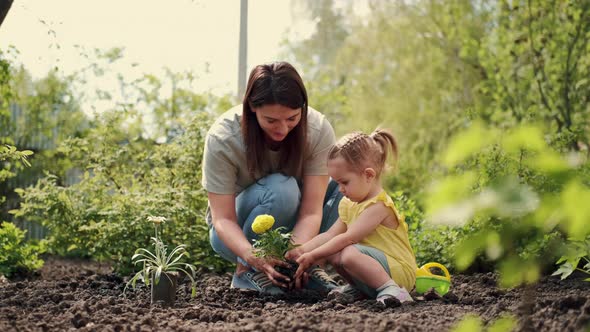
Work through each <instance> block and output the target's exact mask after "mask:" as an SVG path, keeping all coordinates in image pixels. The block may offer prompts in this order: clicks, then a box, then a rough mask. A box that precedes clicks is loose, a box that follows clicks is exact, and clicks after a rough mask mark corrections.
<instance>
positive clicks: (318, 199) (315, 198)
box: [292, 175, 329, 244]
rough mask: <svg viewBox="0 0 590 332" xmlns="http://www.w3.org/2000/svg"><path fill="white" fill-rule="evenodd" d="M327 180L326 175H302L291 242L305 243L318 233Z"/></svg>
mask: <svg viewBox="0 0 590 332" xmlns="http://www.w3.org/2000/svg"><path fill="white" fill-rule="evenodd" d="M328 180H329V177H328V176H327V175H305V176H303V193H301V207H300V208H299V217H298V219H297V223H296V224H295V228H294V229H293V238H292V239H293V243H296V244H302V243H305V242H307V241H309V240H311V239H313V237H314V236H316V235H317V234H318V233H319V231H320V224H321V222H322V209H323V206H322V204H323V202H324V195H325V194H326V189H327V188H328Z"/></svg>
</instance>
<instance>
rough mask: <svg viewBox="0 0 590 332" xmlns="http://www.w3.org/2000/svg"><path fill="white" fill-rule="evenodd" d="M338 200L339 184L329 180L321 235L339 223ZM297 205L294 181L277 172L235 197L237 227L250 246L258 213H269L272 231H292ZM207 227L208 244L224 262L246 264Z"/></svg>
mask: <svg viewBox="0 0 590 332" xmlns="http://www.w3.org/2000/svg"><path fill="white" fill-rule="evenodd" d="M341 198H342V193H340V191H339V190H338V185H337V184H336V182H334V181H330V183H329V185H328V190H327V192H326V195H325V198H324V208H323V216H322V223H321V225H320V233H321V232H325V231H326V230H328V229H329V228H330V226H332V225H333V224H334V222H336V220H338V203H339V202H340V199H341ZM300 202H301V190H300V189H299V185H298V184H297V180H295V178H293V177H290V176H285V175H283V174H280V173H275V174H270V175H267V176H266V177H264V178H262V179H260V180H258V181H257V182H256V183H254V184H252V185H251V186H249V187H248V188H246V189H244V190H243V191H242V192H241V193H240V194H239V195H238V196H237V197H236V214H237V216H238V224H239V225H240V227H241V228H242V230H243V232H244V236H246V238H247V239H248V241H250V243H253V242H254V240H255V239H257V234H256V233H254V232H253V231H252V223H253V222H254V218H256V216H258V215H260V214H270V215H272V216H273V217H274V218H275V224H274V225H273V229H275V228H278V227H285V228H286V229H287V231H291V230H292V229H293V227H295V222H297V215H298V212H299V204H300ZM208 218H210V216H208ZM209 224H210V228H209V242H210V243H211V247H213V250H214V251H215V252H216V253H217V254H219V256H221V257H223V258H224V259H225V260H228V261H230V262H234V263H235V262H238V261H239V262H240V263H242V264H244V265H246V264H245V262H244V261H243V260H242V259H241V258H239V257H237V256H236V255H235V254H234V253H233V252H232V251H231V250H230V249H229V248H228V247H227V246H226V245H225V243H223V241H221V239H220V238H219V236H218V235H217V232H216V231H215V227H213V225H212V224H211V223H209Z"/></svg>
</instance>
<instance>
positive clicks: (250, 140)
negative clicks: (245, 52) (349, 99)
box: [242, 62, 307, 179]
mask: <svg viewBox="0 0 590 332" xmlns="http://www.w3.org/2000/svg"><path fill="white" fill-rule="evenodd" d="M242 103H243V113H242V136H243V139H244V144H245V145H246V156H247V158H246V161H247V167H248V172H249V173H250V175H251V176H252V177H253V178H254V179H258V178H260V177H262V176H263V175H265V172H266V171H268V167H269V165H270V161H269V158H270V155H269V153H268V150H269V146H268V145H267V143H266V142H265V140H264V132H263V131H262V128H261V127H260V125H259V124H258V120H257V119H256V114H255V113H254V112H253V111H252V109H253V108H258V107H261V106H265V105H275V104H279V105H282V106H285V107H289V108H291V109H298V108H301V120H300V121H299V123H298V124H297V126H295V128H293V129H292V130H291V131H290V132H289V134H288V135H287V137H286V138H285V139H284V140H283V141H282V142H281V149H280V150H279V154H280V157H279V170H280V171H281V172H282V173H284V174H285V175H289V176H295V177H300V176H302V174H303V162H304V159H305V153H306V148H307V91H306V90H305V86H304V85H303V80H302V79H301V76H299V73H297V71H296V70H295V68H293V66H292V65H291V64H289V63H287V62H274V63H270V64H264V65H259V66H256V67H254V69H253V70H252V71H251V72H250V77H249V78H248V85H247V86H246V93H245V95H244V99H243V102H242Z"/></svg>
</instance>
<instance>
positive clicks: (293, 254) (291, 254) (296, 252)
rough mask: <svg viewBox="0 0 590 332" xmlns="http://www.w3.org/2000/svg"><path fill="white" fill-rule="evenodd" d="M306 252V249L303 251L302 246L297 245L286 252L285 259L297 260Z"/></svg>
mask: <svg viewBox="0 0 590 332" xmlns="http://www.w3.org/2000/svg"><path fill="white" fill-rule="evenodd" d="M304 253H305V251H303V249H302V248H301V246H299V247H295V248H293V249H291V250H289V251H287V252H286V253H285V259H287V260H288V261H292V262H296V261H297V259H298V258H299V256H301V255H303V254H304Z"/></svg>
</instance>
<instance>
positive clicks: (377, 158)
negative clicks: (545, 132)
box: [328, 129, 397, 176]
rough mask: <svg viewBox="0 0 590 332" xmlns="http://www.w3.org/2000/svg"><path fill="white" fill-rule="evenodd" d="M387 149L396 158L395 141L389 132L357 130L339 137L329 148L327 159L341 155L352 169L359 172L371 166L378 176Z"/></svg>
mask: <svg viewBox="0 0 590 332" xmlns="http://www.w3.org/2000/svg"><path fill="white" fill-rule="evenodd" d="M389 150H391V152H392V153H393V156H394V157H395V158H396V159H397V142H396V141H395V138H394V137H393V135H392V134H391V133H390V132H388V131H386V130H383V129H376V130H375V131H374V132H372V133H371V134H370V135H367V134H365V133H362V132H358V131H357V132H353V133H350V134H347V135H344V136H343V137H342V138H341V139H339V140H338V142H336V145H334V146H333V147H332V149H331V150H330V153H329V155H328V160H331V159H335V158H337V157H342V158H343V159H344V160H345V161H346V163H347V164H348V165H349V166H350V167H351V168H352V170H353V171H357V172H361V171H363V170H364V169H365V168H367V167H371V168H373V169H374V170H375V172H377V176H379V175H381V172H382V171H383V168H384V167H385V162H386V161H387V156H388V154H389V153H388V152H389Z"/></svg>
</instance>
